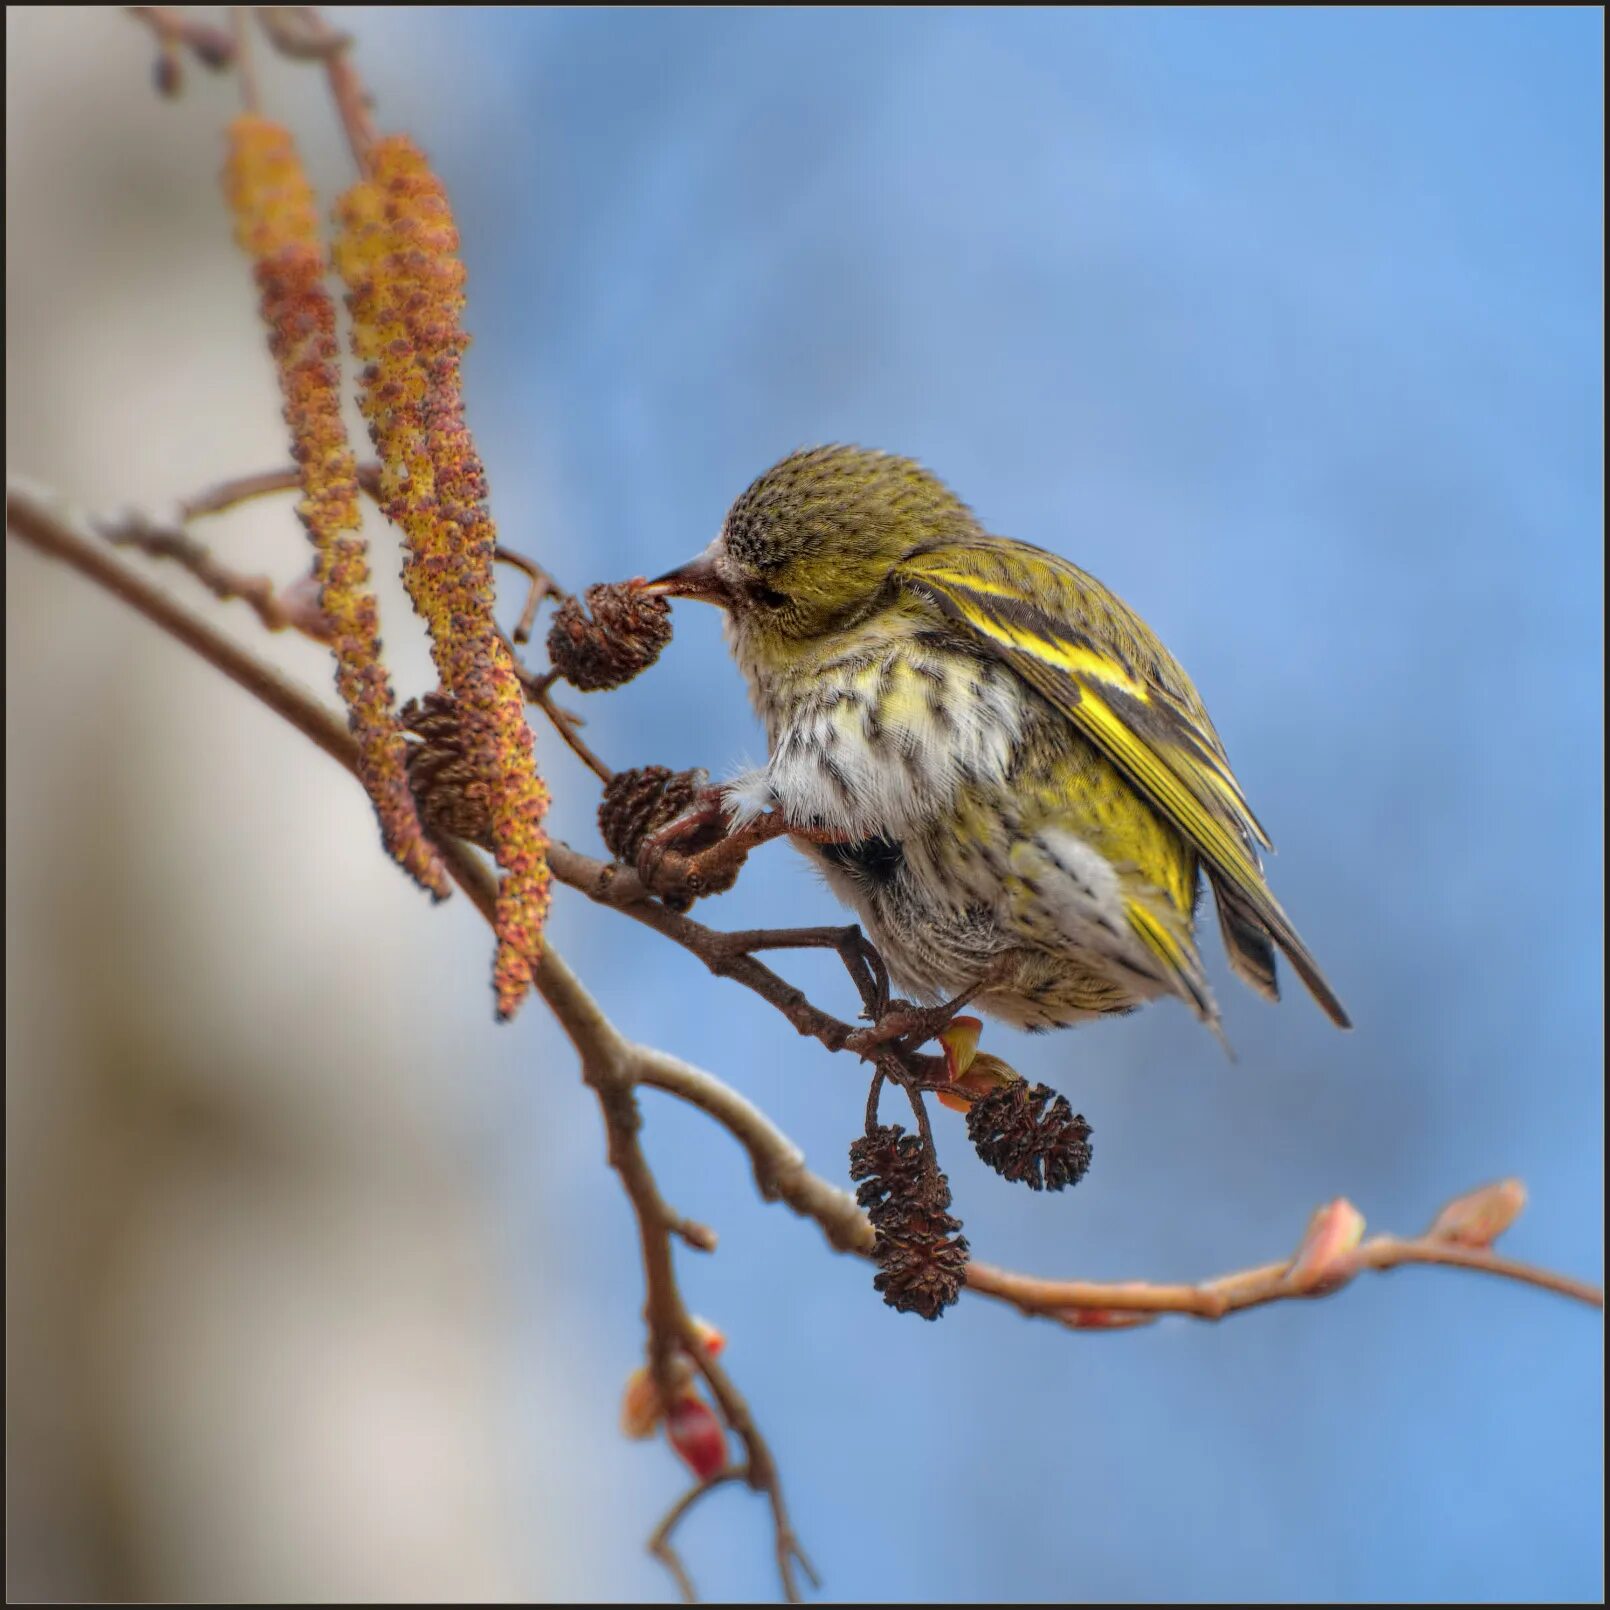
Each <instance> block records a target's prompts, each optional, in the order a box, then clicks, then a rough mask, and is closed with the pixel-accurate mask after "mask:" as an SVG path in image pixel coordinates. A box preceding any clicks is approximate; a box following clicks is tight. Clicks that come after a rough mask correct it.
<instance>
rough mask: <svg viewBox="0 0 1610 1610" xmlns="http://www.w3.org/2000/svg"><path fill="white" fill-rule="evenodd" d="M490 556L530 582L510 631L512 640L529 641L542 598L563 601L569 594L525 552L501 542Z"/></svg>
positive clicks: (517, 641) (518, 641)
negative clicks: (516, 571)
mask: <svg viewBox="0 0 1610 1610" xmlns="http://www.w3.org/2000/svg"><path fill="white" fill-rule="evenodd" d="M492 557H493V558H494V559H496V560H497V561H498V563H499V564H502V565H511V566H513V568H514V569H516V570H518V571H520V572H521V573H522V574H523V575H524V576H525V577H526V579H527V580H528V581H529V582H530V583H531V585H530V587H529V588H528V589H527V591H526V596H525V605H524V607H523V608H522V609H521V611H520V619H519V620H518V621H517V622H516V623H515V627H514V631H513V632H512V633H510V636H511V637H512V639H513V640H514V642H516V643H529V642H530V641H531V629H532V627H533V626H534V625H535V624H536V620H537V611H538V609H540V608H541V607H542V601H543V599H544V598H557V599H558V600H559V601H560V602H561V603H563V602H564V600H565V599H566V598H568V597H569V596H570V595H569V594H568V593H566V592H565V590H564V588H562V587H561V586H560V585H559V583H558V582H556V581H555V580H554V579H553V577H552V576H550V575H549V574H548V572H547V571H546V570H544V569H543V568H542V566H541V565H539V564H538V563H537V562H536V560H535V559H529V558H527V557H526V555H525V554H523V553H517V552H516V551H515V550H514V549H513V548H505V547H504V546H503V545H502V543H499V544H498V546H497V547H496V548H494V549H493V550H492Z"/></svg>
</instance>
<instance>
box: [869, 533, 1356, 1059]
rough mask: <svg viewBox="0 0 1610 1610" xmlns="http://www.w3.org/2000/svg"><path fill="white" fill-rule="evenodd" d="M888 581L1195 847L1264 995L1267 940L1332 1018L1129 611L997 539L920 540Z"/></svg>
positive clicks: (1245, 816)
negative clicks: (971, 643)
mask: <svg viewBox="0 0 1610 1610" xmlns="http://www.w3.org/2000/svg"><path fill="white" fill-rule="evenodd" d="M895 576H896V579H897V580H898V581H899V582H900V584H901V585H903V586H905V587H907V588H910V589H911V590H913V591H914V592H916V593H918V594H920V595H922V596H924V597H926V598H928V599H929V600H931V601H932V603H933V604H934V605H936V606H937V607H938V608H939V609H940V610H941V611H942V612H943V613H944V614H945V615H946V616H948V617H949V618H950V619H951V620H952V621H954V622H956V623H957V624H958V625H960V626H962V627H964V628H965V629H966V630H967V631H969V632H970V633H971V634H972V635H973V636H974V638H976V639H977V640H978V641H979V642H980V643H982V644H983V645H985V646H986V647H988V648H989V649H990V650H992V651H993V652H994V653H995V654H998V655H999V656H1000V657H1001V658H1002V659H1003V660H1004V661H1005V662H1006V663H1007V664H1008V665H1010V666H1011V667H1012V669H1013V670H1014V671H1016V672H1017V674H1018V675H1019V676H1021V677H1022V678H1023V680H1024V681H1025V682H1027V683H1028V684H1029V685H1030V687H1032V688H1034V689H1035V690H1036V691H1037V692H1039V693H1040V694H1042V695H1043V696H1044V697H1045V698H1046V699H1048V700H1049V701H1050V702H1051V703H1052V704H1053V705H1054V706H1055V707H1056V708H1057V709H1058V710H1060V711H1061V712H1062V713H1063V714H1064V715H1065V716H1066V717H1067V718H1068V720H1069V721H1071V722H1072V723H1073V724H1074V726H1076V727H1077V728H1078V729H1079V730H1080V731H1081V732H1082V733H1083V734H1084V735H1085V736H1086V737H1087V738H1089V739H1090V740H1091V741H1092V742H1093V743H1095V744H1096V745H1097V746H1098V747H1099V748H1100V749H1101V750H1102V751H1103V753H1105V754H1106V755H1107V756H1108V758H1109V759H1111V760H1112V761H1113V763H1114V764H1115V765H1117V766H1118V767H1119V768H1120V769H1121V770H1122V771H1123V772H1124V773H1125V774H1126V775H1127V776H1128V777H1129V778H1130V780H1131V781H1132V782H1133V783H1134V784H1135V786H1136V787H1137V788H1139V789H1140V790H1141V791H1142V792H1143V793H1145V794H1146V796H1147V797H1148V798H1149V799H1150V800H1151V801H1152V803H1153V805H1154V806H1155V807H1156V808H1157V809H1158V810H1159V811H1160V812H1161V813H1162V814H1163V815H1164V816H1165V817H1166V818H1167V819H1168V820H1169V821H1170V822H1172V823H1173V824H1174V826H1175V827H1176V828H1177V829H1178V830H1179V831H1180V832H1181V833H1182V834H1183V835H1184V836H1185V838H1186V839H1187V840H1188V841H1189V842H1190V843H1191V844H1192V845H1194V846H1195V847H1196V850H1197V852H1198V853H1199V854H1200V855H1201V857H1202V859H1203V862H1204V864H1205V866H1206V869H1207V872H1208V877H1209V879H1210V881H1211V882H1212V884H1213V888H1214V894H1215V896H1216V898H1217V900H1218V903H1219V912H1220V918H1221V922H1222V924H1223V927H1224V934H1225V939H1226V942H1227V943H1228V945H1229V947H1230V955H1231V960H1232V961H1233V962H1234V963H1235V964H1236V969H1237V971H1238V972H1240V973H1241V974H1242V976H1243V977H1245V978H1246V979H1247V980H1248V982H1250V983H1251V984H1253V986H1254V987H1255V988H1259V989H1261V990H1262V991H1263V992H1264V993H1265V994H1272V993H1273V992H1274V965H1273V963H1274V957H1273V953H1272V951H1271V949H1270V947H1269V939H1271V938H1272V939H1273V940H1274V941H1275V943H1277V944H1278V945H1279V946H1280V948H1281V949H1282V950H1283V951H1284V952H1285V953H1286V955H1287V956H1288V957H1289V958H1290V960H1291V964H1292V966H1293V967H1295V968H1296V970H1297V972H1298V974H1299V976H1300V977H1301V978H1302V980H1303V982H1304V983H1305V984H1306V985H1307V986H1308V988H1309V990H1310V991H1311V992H1312V994H1313V996H1314V999H1315V1000H1316V1001H1318V1002H1319V1004H1320V1006H1321V1007H1323V1008H1324V1010H1325V1011H1326V1013H1327V1014H1328V1015H1329V1016H1330V1018H1331V1020H1332V1021H1333V1022H1335V1023H1336V1024H1338V1025H1339V1026H1340V1027H1342V1028H1346V1027H1348V1026H1349V1025H1348V1019H1347V1014H1346V1012H1345V1011H1343V1009H1342V1004H1341V1002H1340V1001H1338V1000H1337V998H1336V996H1335V994H1334V993H1333V992H1332V990H1331V988H1330V986H1329V985H1328V984H1327V983H1326V982H1325V979H1324V977H1323V975H1322V974H1321V973H1320V971H1319V967H1318V964H1317V963H1316V962H1315V961H1314V958H1313V957H1312V956H1311V955H1309V953H1308V951H1307V950H1306V948H1305V947H1304V946H1303V943H1302V941H1301V940H1300V939H1299V938H1298V937H1297V932H1296V930H1295V929H1294V928H1293V927H1292V925H1291V921H1290V919H1289V918H1288V917H1287V916H1286V914H1285V912H1284V911H1282V910H1281V909H1280V906H1279V903H1278V902H1277V901H1276V900H1275V897H1274V895H1273V894H1271V893H1270V891H1269V886H1268V885H1267V884H1266V883H1265V882H1264V878H1263V871H1262V868H1261V865H1260V863H1259V859H1258V849H1257V847H1258V846H1259V845H1263V846H1264V847H1266V848H1267V847H1268V845H1269V839H1268V836H1267V835H1266V834H1265V833H1264V830H1263V828H1262V827H1261V826H1260V825H1259V822H1258V819H1257V817H1255V816H1254V815H1253V814H1252V810H1251V807H1250V806H1249V805H1248V804H1247V801H1246V797H1245V796H1244V795H1243V794H1242V792H1241V785H1240V784H1239V783H1238V782H1237V781H1236V780H1235V776H1234V774H1233V773H1232V772H1231V770H1230V762H1229V760H1228V758H1227V757H1226V755H1225V753H1224V746H1223V745H1222V744H1221V743H1220V742H1219V737H1218V734H1217V733H1216V732H1215V731H1214V730H1213V723H1212V722H1211V721H1210V720H1209V719H1208V715H1207V711H1206V710H1205V709H1203V707H1202V701H1201V699H1200V698H1199V697H1198V696H1197V693H1196V690H1195V689H1194V688H1193V687H1192V686H1191V683H1190V679H1189V678H1188V677H1187V676H1186V675H1185V673H1184V671H1183V670H1181V669H1180V667H1179V665H1178V664H1176V663H1175V661H1174V660H1173V658H1172V657H1171V656H1170V655H1169V654H1168V653H1167V652H1166V651H1165V650H1164V649H1163V648H1162V647H1161V646H1160V645H1159V644H1158V643H1157V641H1156V639H1155V638H1154V637H1152V635H1151V633H1150V632H1148V631H1147V630H1146V628H1145V627H1144V626H1143V625H1142V623H1141V622H1140V620H1139V618H1138V617H1137V616H1136V615H1135V614H1134V613H1133V612H1132V611H1131V610H1130V609H1129V608H1128V606H1127V605H1125V604H1124V603H1123V602H1122V601H1121V600H1120V599H1118V598H1116V597H1114V596H1113V594H1112V593H1110V592H1108V591H1107V589H1106V588H1105V587H1103V586H1102V585H1101V583H1100V582H1098V581H1097V580H1095V578H1094V577H1092V576H1087V575H1086V574H1085V573H1084V572H1083V571H1082V570H1080V569H1078V568H1077V567H1076V566H1074V565H1071V564H1069V563H1068V561H1067V560H1065V559H1061V558H1059V557H1057V556H1056V555H1055V554H1049V553H1044V552H1042V551H1041V550H1040V549H1038V548H1031V547H1029V546H1028V545H1027V544H1025V543H1019V542H1012V541H1009V540H1008V539H1006V538H1003V537H980V538H976V539H974V540H972V541H969V542H966V543H952V544H946V545H944V546H940V547H935V548H930V549H928V550H926V551H925V552H921V553H918V554H915V555H913V556H912V557H910V558H909V559H907V560H905V561H903V562H902V563H901V564H900V565H899V566H898V567H897V568H896V571H895Z"/></svg>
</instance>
